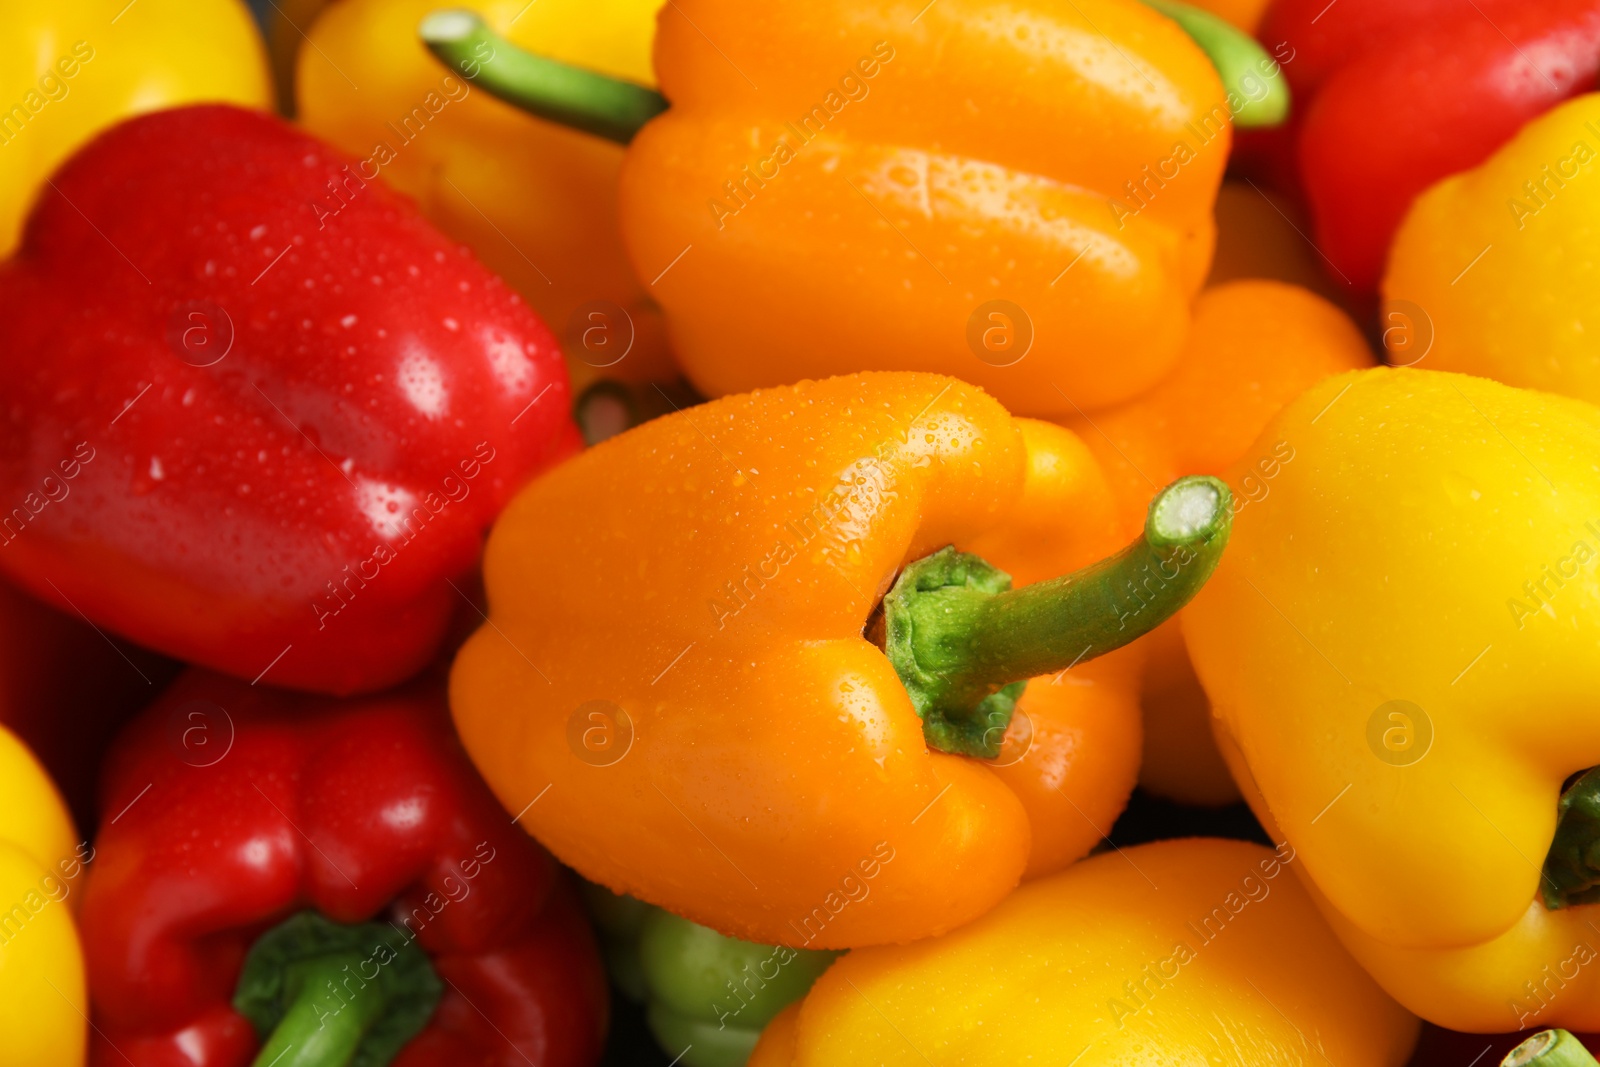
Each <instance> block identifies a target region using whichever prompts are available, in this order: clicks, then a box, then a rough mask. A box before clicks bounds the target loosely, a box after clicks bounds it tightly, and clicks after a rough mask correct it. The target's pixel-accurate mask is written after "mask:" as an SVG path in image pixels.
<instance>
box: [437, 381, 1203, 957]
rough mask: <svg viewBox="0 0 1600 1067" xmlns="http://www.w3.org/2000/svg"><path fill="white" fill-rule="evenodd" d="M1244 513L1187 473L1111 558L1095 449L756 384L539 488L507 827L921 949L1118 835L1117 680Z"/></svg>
mask: <svg viewBox="0 0 1600 1067" xmlns="http://www.w3.org/2000/svg"><path fill="white" fill-rule="evenodd" d="M1230 516H1231V506H1230V498H1229V494H1228V491H1227V488H1226V486H1225V485H1223V484H1222V483H1221V482H1219V481H1216V480H1214V479H1187V480H1184V481H1182V482H1180V483H1178V484H1177V485H1176V486H1173V487H1171V488H1169V489H1168V490H1166V491H1164V492H1163V493H1162V494H1161V495H1160V496H1158V497H1157V499H1156V502H1155V503H1154V504H1153V505H1152V508H1151V513H1150V518H1149V520H1148V523H1147V526H1146V529H1145V532H1144V534H1143V536H1142V537H1141V538H1140V539H1139V540H1136V541H1135V542H1134V543H1133V544H1132V545H1130V546H1129V547H1128V548H1127V549H1125V550H1124V551H1123V552H1122V553H1120V554H1118V555H1116V556H1114V557H1112V558H1110V559H1108V560H1103V561H1101V562H1098V563H1095V562H1093V561H1096V560H1100V559H1101V557H1103V556H1105V555H1106V553H1107V552H1108V551H1110V550H1111V549H1113V548H1114V547H1115V545H1116V543H1117V539H1116V534H1115V526H1116V524H1117V516H1116V514H1115V508H1114V503H1113V498H1112V496H1111V493H1110V490H1109V489H1108V487H1107V485H1106V483H1105V480H1104V478H1103V476H1102V474H1101V472H1100V470H1099V468H1098V466H1097V465H1096V464H1095V462H1094V460H1093V459H1092V457H1091V455H1090V453H1089V450H1088V449H1087V448H1086V447H1085V446H1084V444H1083V442H1082V441H1080V440H1079V439H1078V438H1077V437H1076V436H1075V435H1073V434H1072V433H1070V432H1069V431H1067V430H1065V429H1062V428H1061V427H1058V426H1054V425H1050V424H1047V423H1040V422H1032V421H1028V420H1020V419H1013V418H1012V417H1011V416H1010V415H1008V414H1007V413H1006V412H1005V410H1004V409H1002V408H1001V407H1000V405H999V404H997V403H996V402H995V401H994V400H992V399H991V398H989V397H988V396H986V395H985V394H984V393H982V392H981V391H980V390H978V389H976V388H973V387H972V386H969V385H965V384H962V383H960V382H957V381H954V380H952V379H948V378H944V377H941V376H937V375H925V374H882V373H878V374H863V375H852V376H849V377H843V378H834V379H829V380H827V381H822V382H805V383H802V384H800V385H796V386H790V387H784V388H779V389H772V390H764V391H761V392H757V393H753V394H747V395H741V396H734V397H727V398H724V399H722V400H718V401H713V402H711V403H709V404H706V405H703V406H701V407H696V408H692V409H688V410H685V411H682V412H678V413H676V414H673V415H668V416H666V417H664V418H661V419H657V420H655V421H653V422H649V423H646V424H644V425H643V426H640V427H637V428H635V429H633V430H630V431H628V432H627V433H625V434H623V435H621V436H618V437H614V438H612V439H610V440H608V441H605V442H604V443H602V444H600V445H598V446H596V447H594V448H592V449H590V450H589V451H587V452H585V453H583V454H581V455H580V456H578V457H577V458H575V459H574V460H572V461H571V462H569V463H567V464H566V465H564V466H563V467H561V468H559V469H557V470H555V471H552V472H551V473H550V474H548V475H546V476H544V477H543V478H541V479H540V480H538V481H536V482H534V483H533V484H531V485H530V486H529V487H528V488H526V489H525V490H524V491H523V492H522V494H521V495H520V496H519V497H517V499H516V500H515V501H514V502H513V503H512V504H511V506H510V507H509V508H508V509H507V510H506V511H505V513H504V514H503V515H502V516H501V518H500V521H499V523H498V524H497V525H496V527H495V529H494V532H493V534H492V535H491V537H490V540H489V545H488V549H487V553H486V556H485V560H484V578H485V586H486V589H487V592H488V598H489V604H490V616H489V621H488V623H487V624H486V625H485V626H484V627H483V628H482V629H480V630H479V631H478V632H477V633H476V634H475V635H474V636H473V637H472V638H471V639H470V640H469V641H468V642H467V643H466V645H465V646H464V647H463V648H462V650H461V652H460V654H459V656H458V657H457V659H456V663H455V667H454V671H453V675H452V678H451V706H452V709H453V711H454V713H455V717H456V724H457V727H458V729H459V731H460V734H461V738H462V741H463V742H464V744H465V745H466V748H467V751H468V752H469V754H470V755H471V756H472V758H473V760H474V761H475V762H476V763H477V765H478V767H479V769H480V770H481V771H482V772H483V773H484V776H485V778H486V779H487V780H488V782H489V784H490V785H491V786H492V787H493V788H494V790H495V791H496V793H497V794H498V795H499V797H500V799H501V802H502V803H504V804H505V805H506V808H507V810H509V811H512V812H516V813H517V814H518V817H519V818H520V820H521V822H522V824H523V826H524V827H525V828H526V829H527V830H528V831H529V832H531V833H532V834H534V835H535V836H536V837H538V838H539V840H540V841H541V842H543V843H544V844H545V845H546V846H547V847H549V848H550V849H551V850H552V851H554V852H555V853H556V854H557V855H558V856H559V857H560V858H561V859H562V860H563V861H564V862H566V863H567V864H569V865H571V866H573V867H575V868H577V869H578V871H580V872H581V873H582V874H583V875H584V876H585V877H586V878H588V879H590V880H591V881H596V882H600V883H602V884H604V885H606V886H608V887H610V888H611V889H612V890H614V891H617V892H625V893H628V894H629V895H632V896H636V897H640V898H642V899H644V900H647V901H649V902H650V903H653V904H657V905H659V906H661V907H664V908H667V909H668V910H670V911H673V912H675V913H678V914H680V915H683V916H685V917H687V918H690V919H693V920H694V921H695V922H698V923H701V924H703V925H706V926H710V927H712V928H714V929H717V930H719V931H722V932H725V933H728V934H731V935H732V936H736V937H739V938H742V939H745V940H750V941H758V942H763V943H769V944H772V943H780V944H788V945H792V946H795V947H800V946H802V945H803V946H804V947H807V948H846V947H851V946H855V945H861V944H872V943H882V942H896V941H904V940H909V939H913V938H918V937H924V936H927V935H930V934H934V933H937V932H939V931H942V930H946V929H949V928H951V927H953V926H957V925H959V924H961V923H964V922H966V921H968V920H970V919H972V918H974V917H976V916H977V915H979V914H981V913H983V912H984V911H985V910H987V909H988V908H989V907H990V906H992V905H993V904H994V903H996V902H997V901H998V900H1000V899H1001V898H1002V897H1004V896H1005V895H1006V894H1007V893H1008V892H1009V891H1010V890H1011V889H1012V887H1013V886H1014V885H1015V884H1016V883H1017V881H1018V879H1019V878H1021V877H1022V876H1024V874H1039V873H1044V872H1047V871H1052V870H1056V869H1059V868H1060V867H1062V866H1065V865H1066V864H1068V863H1070V862H1071V861H1072V860H1074V859H1076V858H1078V857H1080V856H1082V855H1083V854H1084V853H1086V852H1087V851H1088V850H1089V849H1090V848H1091V847H1093V846H1094V845H1095V844H1096V843H1097V842H1098V841H1099V840H1100V839H1101V837H1102V835H1103V834H1104V833H1105V832H1106V831H1108V830H1109V829H1110V825H1111V823H1112V821H1113V820H1114V819H1115V817H1116V815H1117V814H1118V813H1119V811H1120V810H1121V807H1122V805H1123V803H1124V802H1125V800H1126V798H1127V796H1128V793H1129V792H1130V790H1131V788H1132V785H1133V781H1134V777H1135V775H1136V769H1137V764H1138V749H1139V725H1138V715H1137V683H1136V676H1137V669H1138V660H1137V655H1136V654H1134V653H1128V652H1123V653H1118V654H1113V655H1109V656H1106V657H1105V658H1104V659H1101V660H1096V661H1094V662H1090V661H1091V660H1094V657H1095V656H1096V655H1098V654H1100V653H1101V652H1105V651H1109V650H1111V649H1112V648H1115V647H1117V646H1119V645H1121V644H1124V643H1126V642H1127V641H1130V640H1132V639H1133V638H1134V637H1136V636H1137V635H1138V634H1140V633H1143V632H1146V631H1148V630H1149V629H1150V628H1151V627H1153V626H1155V625H1157V624H1159V622H1160V621H1161V620H1162V619H1164V618H1166V617H1168V616H1170V614H1171V612H1172V611H1175V610H1176V609H1177V608H1178V607H1179V606H1181V604H1182V603H1184V602H1185V601H1186V600H1187V598H1188V596H1190V595H1192V592H1193V591H1194V590H1195V589H1197V588H1198V586H1199V583H1201V582H1203V581H1204V579H1205V576H1206V575H1207V574H1209V572H1210V569H1211V567H1212V566H1214V562H1215V559H1216V557H1217V555H1218V554H1220V552H1221V550H1222V546H1223V543H1224V542H1225V541H1226V524H1227V522H1228V521H1229V518H1230ZM950 545H954V546H957V547H958V548H960V549H961V550H963V551H965V552H970V553H975V554H976V555H967V556H963V555H960V554H952V553H950V552H947V551H945V550H943V549H941V548H940V546H950ZM936 549H938V550H939V551H937V552H935V551H934V550H936ZM929 553H933V554H932V555H929ZM979 557H981V559H980V558H979ZM983 560H987V561H989V562H988V563H985V562H983ZM991 564H993V565H996V566H1002V567H1004V568H1006V570H1007V571H1009V572H1010V573H1011V575H1012V576H1013V577H1014V578H1015V580H1016V584H1017V586H1018V588H1017V589H1014V590H1012V591H1010V592H999V590H1000V589H1003V588H1004V587H1005V584H1006V583H1005V581H1004V580H1003V578H1004V575H999V579H1001V580H996V581H995V582H994V584H992V585H991V584H989V583H990V580H991V579H995V578H996V575H997V574H998V572H995V571H993V569H992V567H991ZM1086 564H1092V566H1090V567H1089V569H1087V570H1085V571H1080V572H1078V573H1075V574H1073V575H1071V576H1069V577H1068V578H1066V579H1054V580H1049V581H1045V580H1041V579H1046V578H1049V577H1051V576H1055V575H1059V574H1062V573H1063V572H1064V571H1071V570H1073V569H1074V568H1079V567H1084V566H1085V565H1086ZM902 568H904V569H903V570H902ZM1157 571H1159V574H1158V573H1157ZM897 574H899V575H900V576H899V578H898V579H897V578H896V575H897ZM1135 582H1137V583H1138V585H1137V589H1135V588H1134V583H1135ZM991 593H993V594H994V595H993V596H990V595H989V594H991ZM886 594H887V595H886ZM880 600H881V612H880V609H879V605H880ZM875 620H879V621H875ZM1041 635H1042V636H1041ZM869 636H872V637H879V636H881V641H882V644H883V646H884V647H883V649H880V648H879V647H874V641H872V640H869ZM885 650H886V651H885ZM886 653H887V654H886ZM1047 674H1048V675H1049V676H1048V677H1041V676H1043V675H1047ZM1030 678H1032V679H1033V681H1032V682H1027V680H1028V679H1030ZM1017 683H1026V688H1025V689H1023V690H1022V692H1021V697H1020V700H1019V701H1018V702H1017V703H1016V704H1015V711H1014V712H1013V710H1012V708H1011V705H1010V704H1009V703H1008V702H1009V701H1011V700H1012V699H1015V698H1016V696H1017V690H1018V685H1017Z"/></svg>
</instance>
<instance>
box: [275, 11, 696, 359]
mask: <svg viewBox="0 0 1600 1067" xmlns="http://www.w3.org/2000/svg"><path fill="white" fill-rule="evenodd" d="M660 6H661V0H599V2H595V0H540V2H539V3H536V4H530V3H528V2H527V0H460V2H457V0H449V2H444V0H340V2H339V3H337V4H333V5H331V6H329V7H328V9H327V10H325V11H324V12H323V13H322V14H321V15H320V16H318V18H317V20H316V22H315V24H314V25H313V26H312V27H311V29H310V30H309V31H308V32H309V38H310V43H309V44H307V45H303V46H302V47H301V49H300V61H299V66H298V73H297V81H296V84H297V90H298V91H297V98H298V104H299V114H300V121H301V123H302V124H303V125H304V126H305V127H306V128H307V129H308V130H310V131H311V132H312V133H314V134H316V135H317V136H319V137H322V138H324V139H326V140H328V141H331V142H332V143H334V144H336V145H338V146H339V147H341V148H343V149H344V150H345V151H347V152H350V153H352V154H354V155H356V156H357V157H359V162H358V164H357V167H356V168H354V169H355V171H356V177H357V178H358V179H359V181H351V182H347V183H346V184H347V185H348V186H349V189H350V191H351V193H350V195H359V194H357V193H355V192H354V190H355V189H357V188H359V184H360V181H370V180H372V179H373V178H375V177H377V176H378V175H380V174H381V175H382V178H383V180H384V181H386V182H388V183H389V184H390V185H392V186H395V187H396V188H398V189H400V190H402V191H404V192H406V193H408V194H410V195H411V196H412V197H415V198H416V200H417V203H418V205H419V206H420V207H421V208H422V210H423V212H424V213H425V214H426V215H427V216H428V217H429V218H430V219H431V220H433V222H434V223H435V224H437V225H438V226H439V227H440V228H441V229H443V230H444V231H445V232H446V233H448V234H450V235H451V236H453V237H456V238H458V239H459V240H461V241H464V242H465V243H466V244H468V245H470V246H471V248H472V250H473V251H474V252H475V253H477V255H478V256H479V258H481V259H482V260H483V261H484V262H485V263H487V264H488V265H489V266H490V267H491V268H492V269H493V270H494V271H495V272H496V273H497V274H499V275H501V276H502V277H503V278H505V279H506V280H507V281H508V282H510V283H511V284H512V285H513V286H514V287H515V288H516V289H517V291H518V292H520V293H521V294H522V295H523V296H524V297H525V298H526V299H527V301H528V302H529V303H530V304H531V305H533V307H534V309H535V310H537V311H538V312H539V314H540V315H542V316H543V317H544V319H545V321H546V322H547V323H548V324H549V325H550V328H551V329H552V330H554V331H555V332H556V333H557V334H558V336H560V337H561V341H562V347H563V348H564V350H565V351H566V352H567V355H568V357H569V358H568V363H569V365H570V367H571V369H572V371H573V373H574V377H575V379H576V381H575V384H576V385H577V386H578V387H580V388H581V387H582V386H583V385H584V384H586V381H587V380H588V379H590V378H592V377H594V375H595V374H596V372H597V370H599V369H603V370H604V371H605V374H606V376H607V377H612V378H623V379H627V380H632V381H643V380H646V379H654V378H663V379H665V378H671V377H673V376H674V374H675V372H673V371H672V369H671V367H672V364H671V359H670V357H669V356H668V354H667V351H666V342H665V328H664V326H663V325H662V322H661V317H660V312H659V311H658V309H657V308H656V307H655V304H654V303H653V302H652V301H651V300H650V299H649V297H647V296H646V295H645V288H644V286H643V284H642V283H641V282H640V281H639V280H638V279H636V278H635V277H634V275H633V271H632V269H631V268H630V267H629V265H628V258H627V255H626V253H625V252H624V251H623V246H622V235H621V232H620V230H619V229H618V225H617V181H618V175H619V172H620V170H621V167H622V154H623V149H622V147H621V146H620V145H616V144H612V143H611V142H609V141H603V140H601V139H599V138H596V137H591V136H589V135H588V134H585V133H579V132H577V131H575V130H570V129H566V128H565V127H562V126H558V125H556V124H554V123H551V122H546V121H544V120H542V119H537V118H533V117H531V116H529V115H527V114H524V113H523V112H521V111H519V110H517V109H516V108H514V107H512V106H511V105H509V104H506V103H502V102H501V101H499V100H496V99H493V98H492V97H490V96H489V94H488V93H486V92H483V91H481V90H479V89H477V88H476V87H474V85H473V84H472V80H473V79H472V78H471V77H468V76H466V74H464V73H457V72H456V71H453V70H451V69H450V68H448V67H445V66H443V65H441V64H440V63H439V61H438V60H436V59H435V58H434V57H433V56H432V55H430V54H429V53H428V51H427V49H426V48H425V47H424V46H423V44H422V41H421V39H420V38H419V37H418V35H417V27H418V24H419V23H421V21H422V19H423V18H424V17H425V16H426V15H428V14H429V13H431V12H433V11H435V10H438V9H440V8H462V9H466V10H471V11H476V12H477V13H478V14H480V15H481V16H482V17H483V19H484V20H485V21H486V22H487V23H488V24H489V25H490V26H492V27H493V28H494V29H495V30H496V31H498V32H499V33H501V34H504V35H505V36H506V38H507V39H508V40H510V41H511V42H512V43H513V44H515V45H519V46H521V47H524V48H528V49H532V50H536V51H538V52H539V53H540V54H542V55H546V56H550V57H551V58H554V59H559V60H561V61H563V62H566V63H573V64H576V65H578V66H581V67H586V68H589V69H591V70H596V71H599V72H601V73H603V74H608V75H612V76H614V77H619V78H626V79H628V80H630V81H634V82H638V83H640V84H644V85H653V84H654V81H655V76H654V74H653V73H652V71H651V67H650V49H651V42H652V41H653V39H654V36H655V26H656V22H655V13H656V10H657V8H659V7H660ZM492 58H493V57H492V55H484V56H482V57H481V61H482V62H489V61H491V59H492ZM337 207H338V200H337V199H331V198H330V200H329V202H328V204H327V208H328V209H329V210H336V209H337ZM619 312H624V313H625V316H624V315H623V314H619ZM597 316H598V317H597Z"/></svg>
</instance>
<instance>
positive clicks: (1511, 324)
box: [1383, 93, 1600, 403]
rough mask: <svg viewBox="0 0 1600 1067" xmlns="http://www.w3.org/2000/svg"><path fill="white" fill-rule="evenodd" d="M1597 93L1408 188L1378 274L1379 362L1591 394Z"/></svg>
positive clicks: (1596, 387) (1596, 368) (1597, 358)
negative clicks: (1427, 183) (1472, 160)
mask: <svg viewBox="0 0 1600 1067" xmlns="http://www.w3.org/2000/svg"><path fill="white" fill-rule="evenodd" d="M1597 240H1600V93H1588V94H1585V95H1583V96H1579V97H1577V98H1575V99H1573V100H1570V101H1568V102H1567V103H1565V104H1562V105H1561V106H1560V107H1556V108H1553V109H1551V110H1550V111H1549V112H1547V113H1545V114H1544V115H1541V116H1540V117H1539V118H1536V119H1534V120H1533V121H1532V122H1530V123H1528V124H1527V125H1526V126H1525V127H1523V129H1522V131H1521V132H1520V133H1518V134H1517V135H1516V136H1515V137H1513V138H1512V139H1511V140H1510V141H1508V142H1506V144H1505V145H1504V146H1503V147H1502V148H1501V149H1500V150H1499V151H1497V152H1496V153H1495V154H1494V155H1493V156H1491V157H1489V159H1488V161H1486V162H1485V163H1484V164H1483V165H1482V166H1480V167H1478V168H1477V169H1475V170H1470V171H1466V172H1464V173H1462V174H1456V175H1454V176H1452V177H1449V178H1446V179H1445V180H1444V181H1442V182H1439V183H1438V184H1437V185H1435V186H1433V187H1432V188H1431V189H1429V190H1427V191H1426V192H1425V193H1423V194H1422V195H1421V196H1419V197H1418V198H1417V200H1416V202H1415V203H1414V204H1413V205H1412V207H1411V212H1410V214H1409V215H1407V216H1406V219H1405V222H1404V223H1403V224H1402V225H1401V227H1400V230H1399V232H1398V233H1397V234H1396V235H1395V240H1394V246H1393V247H1392V248H1391V250H1390V253H1389V269H1388V273H1387V274H1386V276H1385V277H1384V280H1383V293H1384V298H1385V301H1386V305H1385V312H1384V316H1385V321H1384V340H1385V342H1386V344H1387V345H1388V348H1389V351H1390V356H1389V359H1390V362H1392V363H1397V364H1402V365H1412V364H1415V365H1417V366H1419V367H1425V368H1428V369H1429V370H1451V371H1462V372H1464V373H1467V374H1480V375H1483V376H1484V377H1486V378H1494V379H1495V380H1497V381H1502V382H1505V383H1507V384H1508V385H1520V386H1523V387H1525V388H1530V389H1545V390H1548V391H1550V392H1552V393H1563V394H1565V395H1567V396H1575V397H1579V398H1581V399H1583V400H1587V401H1589V402H1590V403H1600V259H1597V258H1596V256H1595V254H1594V249H1595V243H1596V241H1597Z"/></svg>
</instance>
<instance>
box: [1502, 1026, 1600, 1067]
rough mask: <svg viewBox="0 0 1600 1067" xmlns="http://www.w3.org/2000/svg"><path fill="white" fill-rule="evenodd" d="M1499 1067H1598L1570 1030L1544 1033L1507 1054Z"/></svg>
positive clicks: (1534, 1036)
mask: <svg viewBox="0 0 1600 1067" xmlns="http://www.w3.org/2000/svg"><path fill="white" fill-rule="evenodd" d="M1500 1067H1595V1059H1594V1057H1593V1056H1591V1055H1590V1054H1589V1050H1588V1049H1586V1048H1584V1047H1583V1043H1582V1042H1581V1041H1579V1040H1578V1039H1577V1038H1575V1037H1573V1036H1572V1035H1571V1034H1569V1033H1567V1031H1565V1030H1541V1031H1539V1032H1538V1033H1537V1034H1534V1035H1533V1036H1532V1037H1530V1038H1528V1040H1526V1041H1524V1042H1523V1043H1522V1044H1520V1045H1518V1046H1517V1047H1516V1048H1514V1049H1512V1050H1511V1051H1510V1052H1508V1053H1506V1058H1505V1059H1503V1060H1501V1061H1500Z"/></svg>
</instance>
